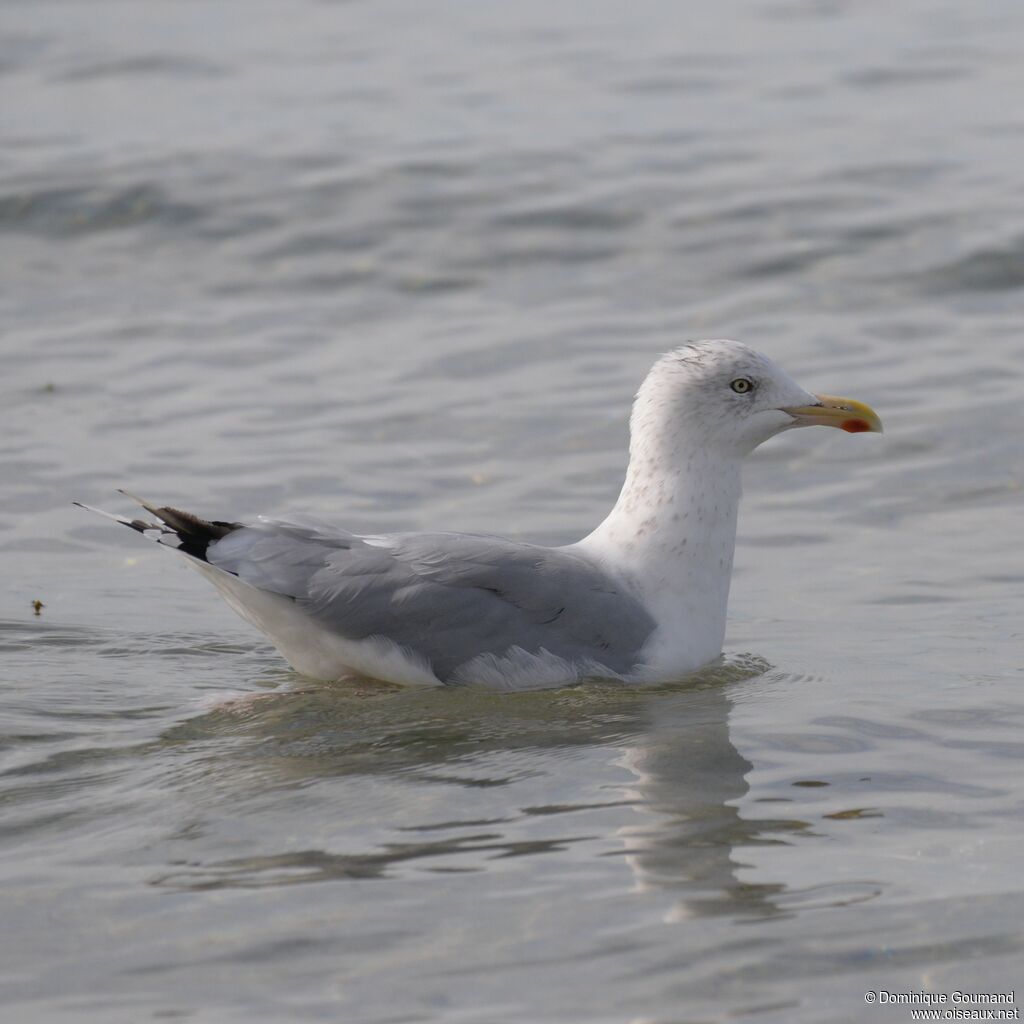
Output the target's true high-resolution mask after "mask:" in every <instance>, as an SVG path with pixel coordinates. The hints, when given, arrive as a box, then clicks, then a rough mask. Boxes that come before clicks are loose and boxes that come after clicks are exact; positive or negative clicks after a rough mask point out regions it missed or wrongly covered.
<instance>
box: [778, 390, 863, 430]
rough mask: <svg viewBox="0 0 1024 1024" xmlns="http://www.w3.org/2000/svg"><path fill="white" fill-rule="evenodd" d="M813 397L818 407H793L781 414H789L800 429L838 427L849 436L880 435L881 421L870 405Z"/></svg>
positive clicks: (834, 398) (851, 400)
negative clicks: (813, 426) (814, 426)
mask: <svg viewBox="0 0 1024 1024" xmlns="http://www.w3.org/2000/svg"><path fill="white" fill-rule="evenodd" d="M814 397H815V398H816V399H817V400H818V403H819V404H818V405H794V406H790V407H789V408H788V409H783V410H782V412H787V413H789V415H790V416H792V417H793V419H795V420H796V421H797V425H798V426H801V427H804V426H807V427H809V426H811V425H813V424H818V425H820V426H823V427H839V429H840V430H845V431H847V432H849V433H851V434H860V433H863V432H864V431H866V430H870V431H873V432H874V433H876V434H880V433H882V421H881V419H879V417H878V413H877V412H875V410H874V409H872V408H871V406H870V405H865V404H864V403H863V402H857V401H854V399H852V398H837V397H836V396H835V395H815V396H814Z"/></svg>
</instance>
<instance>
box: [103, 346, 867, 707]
mask: <svg viewBox="0 0 1024 1024" xmlns="http://www.w3.org/2000/svg"><path fill="white" fill-rule="evenodd" d="M812 424H821V425H824V426H830V427H839V428H841V429H843V430H846V431H849V432H852V433H857V432H861V431H881V429H882V424H881V421H880V420H879V418H878V416H877V414H876V413H875V412H874V410H872V409H871V408H870V407H868V406H867V405H864V404H863V403H861V402H856V401H853V400H852V399H848V398H836V397H834V396H830V395H814V394H811V393H810V392H808V391H805V390H804V389H803V388H802V387H800V386H799V385H798V384H797V383H796V382H795V381H794V380H792V378H790V377H789V376H788V375H787V374H786V373H784V372H783V371H782V370H781V369H780V368H779V367H777V366H776V365H775V364H774V363H773V362H772V361H771V360H770V359H768V358H767V357H766V356H764V355H762V354H761V353H759V352H756V351H754V350H753V349H751V348H749V347H748V346H746V345H744V344H741V343H740V342H736V341H727V340H715V341H700V342H693V343H690V344H687V345H684V346H682V347H681V348H678V349H675V350H674V351H671V352H668V353H667V354H665V355H664V356H662V357H661V358H660V359H659V360H658V361H657V362H656V363H655V364H654V367H653V368H652V369H651V371H650V373H649V374H648V375H647V378H646V379H645V380H644V382H643V384H642V385H641V387H640V390H639V392H638V393H637V396H636V401H635V403H634V405H633V412H632V416H631V418H630V446H629V467H628V469H627V471H626V480H625V483H624V484H623V487H622V492H621V493H620V494H619V498H618V500H617V501H616V503H615V506H614V507H613V508H612V510H611V512H610V513H609V514H608V516H607V518H606V519H605V520H604V521H603V522H602V523H601V524H600V525H599V526H598V527H597V529H595V530H594V531H593V532H592V533H590V534H588V535H587V536H586V537H584V538H583V539H582V540H580V541H577V542H576V543H575V544H569V545H567V546H565V547H557V548H550V547H542V546H540V545H536V544H528V543H522V542H519V541H512V540H504V539H502V538H500V537H491V536H484V535H479V534H464V533H389V534H376V535H370V536H360V535H356V534H353V533H350V532H349V531H347V530H344V529H342V528H341V527H338V526H333V525H331V524H330V523H327V522H324V521H322V520H320V519H317V518H314V517H313V516H308V515H291V516H284V517H265V516H260V517H258V518H257V520H256V522H254V523H247V524H243V523H235V522H223V521H217V520H214V521H206V520H203V519H200V518H198V517H197V516H194V515H192V514H191V513H188V512H182V511H180V510H178V509H175V508H171V507H157V506H154V505H151V504H149V503H147V502H144V501H139V504H141V505H142V507H143V508H144V509H146V510H147V511H148V512H149V513H150V514H151V515H152V516H154V517H155V519H156V521H149V520H142V519H129V518H127V517H124V516H110V514H109V513H102V514H103V515H108V516H110V518H113V519H115V520H116V521H117V522H120V523H123V524H124V525H126V526H130V527H132V529H134V530H137V531H138V532H139V533H142V534H144V535H145V536H147V537H150V538H152V539H155V540H157V541H158V542H160V543H161V544H164V545H167V546H169V547H171V548H174V549H176V550H177V551H179V552H181V553H182V554H183V555H184V556H185V557H186V558H187V559H188V560H189V563H190V564H191V565H192V566H194V567H195V568H196V569H198V570H199V571H200V572H201V573H202V574H203V575H204V576H206V577H207V578H208V579H209V580H210V581H211V582H212V583H213V584H214V586H216V587H217V589H218V590H219V591H220V592H221V594H222V595H223V596H224V598H225V599H226V600H227V602H228V604H230V605H231V607H232V608H234V609H235V611H236V612H238V613H239V614H240V615H241V616H242V617H243V618H245V619H247V620H248V621H249V622H251V623H252V624H253V625H254V626H256V628H257V629H260V630H262V632H264V633H265V634H266V635H267V636H268V637H269V638H270V640H271V641H272V643H273V644H274V646H275V647H276V648H277V649H278V650H279V651H280V652H281V654H282V655H283V656H284V657H285V659H286V660H287V661H288V662H289V664H291V665H292V667H293V668H294V669H295V670H296V671H298V672H300V673H302V674H303V675H306V676H311V677H314V678H317V679H338V678H341V677H343V676H351V675H357V676H369V677H371V678H376V679H382V680H388V681H390V682H394V683H402V684H430V685H439V684H461V683H476V684H483V685H489V686H495V687H500V688H505V689H524V688H532V687H537V686H555V685H560V684H564V683H571V682H575V681H578V680H580V679H584V678H592V677H598V678H613V679H621V680H624V681H627V682H634V683H657V682H665V681H671V680H674V679H678V678H680V677H681V676H684V675H686V674H688V673H690V672H692V671H694V670H695V669H698V668H700V667H701V666H703V665H706V664H708V663H709V662H712V661H714V660H715V659H716V658H717V657H718V656H719V654H720V653H721V650H722V643H723V640H724V637H725V620H726V604H727V601H728V596H729V581H730V577H731V575H732V560H733V548H734V546H735V540H736V516H737V510H738V507H739V500H740V490H741V487H740V468H741V465H742V462H743V459H744V457H745V456H746V455H748V454H749V453H750V452H752V451H753V450H754V449H755V448H756V447H757V446H758V445H759V444H761V443H762V442H763V441H766V440H768V438H770V437H772V436H774V435H775V434H778V433H780V432H781V431H783V430H788V429H790V428H792V427H802V426H810V425H812ZM125 493H127V492H125ZM129 497H131V495H129ZM135 500H139V499H135ZM93 511H99V510H93Z"/></svg>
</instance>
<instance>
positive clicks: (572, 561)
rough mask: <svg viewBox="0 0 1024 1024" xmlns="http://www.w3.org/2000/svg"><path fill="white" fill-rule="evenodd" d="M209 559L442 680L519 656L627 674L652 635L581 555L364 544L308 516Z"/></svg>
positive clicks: (263, 524) (282, 522) (486, 544)
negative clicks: (396, 650)
mask: <svg viewBox="0 0 1024 1024" xmlns="http://www.w3.org/2000/svg"><path fill="white" fill-rule="evenodd" d="M206 557H207V560H208V561H209V562H210V564H211V565H214V566H216V567H218V568H220V569H223V570H225V571H227V572H231V573H234V574H235V575H237V576H238V577H239V578H240V579H242V580H244V581H245V582H246V583H249V584H251V585H252V586H255V587H259V588H260V589H262V590H269V591H271V592H273V593H276V594H281V595H284V596H287V597H290V598H292V599H294V600H295V601H296V602H297V603H298V604H299V605H300V606H302V607H303V609H304V610H306V611H307V612H308V613H309V614H310V615H311V616H312V617H313V618H314V619H315V620H316V621H318V622H320V623H321V624H322V625H323V626H325V627H327V628H329V629H330V630H332V631H334V632H336V633H338V634H339V635H341V636H344V637H347V638H350V639H365V638H367V637H375V636H380V637H385V638H387V639H388V640H391V641H393V642H394V643H397V644H399V645H401V646H403V647H405V648H407V649H409V650H410V651H413V652H415V653H416V654H418V655H420V656H422V657H424V658H425V659H426V660H427V661H428V662H429V663H430V665H431V668H432V669H433V671H434V673H435V674H436V675H437V677H438V678H439V679H441V680H442V681H445V680H447V679H450V678H451V677H452V676H453V675H454V674H455V673H456V672H457V670H458V669H459V668H460V667H461V666H463V665H465V664H466V663H467V662H469V661H471V660H472V659H473V658H475V657H478V656H480V655H485V654H491V655H494V656H496V657H502V656H504V655H506V654H507V653H508V652H509V651H510V650H511V649H512V648H514V647H515V648H521V649H523V650H525V651H527V652H529V653H532V654H539V653H541V652H542V651H548V652H550V653H551V654H554V655H557V656H558V657H560V658H564V659H565V660H567V661H570V662H597V663H599V664H601V665H604V666H606V667H607V668H608V669H609V670H611V671H612V672H615V673H619V674H625V673H627V672H628V671H629V670H630V669H632V668H633V667H634V666H635V665H636V663H637V661H638V660H639V655H640V650H641V648H642V647H643V645H644V643H645V641H646V640H647V638H648V637H649V636H650V634H651V632H652V631H653V629H654V621H653V620H652V618H651V617H650V615H649V614H648V612H647V611H646V610H645V609H644V607H643V606H642V605H641V604H640V603H639V602H638V601H637V600H636V599H635V598H633V597H632V596H631V595H630V594H629V593H627V592H626V591H625V590H623V589H622V588H621V587H619V586H618V585H617V584H616V583H615V581H613V580H612V579H611V577H609V576H608V575H607V574H606V573H604V572H603V571H602V570H601V569H600V568H599V567H598V566H597V565H595V564H594V563H592V562H590V561H589V560H587V559H585V558H584V557H582V556H581V555H578V554H576V553H574V552H572V551H570V550H566V549H559V548H545V547H539V546H537V545H533V544H521V543H516V542H515V541H509V540H504V539H502V538H500V537H488V536H477V535H472V534H457V533H417V534H412V533H407V534H390V535H386V536H381V537H366V538H363V537H357V536H355V535H353V534H351V533H348V532H347V531H345V530H341V529H338V528H336V527H332V526H330V525H329V524H327V523H324V522H321V521H320V520H317V519H314V518H312V517H307V516H303V517H294V518H290V519H274V520H262V521H260V522H258V523H257V524H255V525H253V526H247V527H243V528H241V529H237V530H234V531H233V532H231V533H229V534H227V535H226V536H224V537H223V538H221V539H219V540H216V541H214V542H212V543H211V544H210V545H209V547H208V549H207V552H206Z"/></svg>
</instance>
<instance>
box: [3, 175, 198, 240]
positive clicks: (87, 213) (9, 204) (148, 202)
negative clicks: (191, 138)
mask: <svg viewBox="0 0 1024 1024" xmlns="http://www.w3.org/2000/svg"><path fill="white" fill-rule="evenodd" d="M204 212H205V211H204V210H203V209H202V207H199V206H196V205H194V204H191V203H182V202H179V201H177V200H174V199H171V198H170V197H169V196H168V195H167V193H166V192H165V191H164V190H163V189H162V188H159V187H158V186H156V185H153V184H151V183H148V182H145V183H142V184H138V185H131V186H128V187H126V188H119V189H116V190H102V189H96V188H77V187H70V188H51V189H42V190H39V191H34V192H33V191H25V192H16V193H8V194H7V195H3V196H0V231H5V230H6V231H19V232H27V233H29V234H33V235H41V236H44V237H50V238H53V237H67V236H73V235H82V234H88V233H90V232H98V231H116V230H119V229H122V228H130V227H136V226H138V225H140V224H162V225H174V226H178V225H183V224H191V223H193V222H195V221H197V220H200V219H201V218H202V217H203V216H204Z"/></svg>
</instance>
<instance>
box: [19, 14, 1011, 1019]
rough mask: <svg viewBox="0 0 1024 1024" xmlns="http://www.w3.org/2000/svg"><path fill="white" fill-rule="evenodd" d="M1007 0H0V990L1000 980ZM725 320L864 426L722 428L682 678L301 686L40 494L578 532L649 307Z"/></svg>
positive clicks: (516, 1011)
mask: <svg viewBox="0 0 1024 1024" xmlns="http://www.w3.org/2000/svg"><path fill="white" fill-rule="evenodd" d="M1022 33H1024V9H1022V8H1021V6H1020V4H1019V3H1018V2H1016V0H993V2H991V3H987V4H983V5H966V4H960V3H934V2H929V3H925V2H923V0H922V2H914V0H906V2H899V3H892V4H887V5H884V6H883V5H877V4H866V3H858V4H854V3H852V2H848V3H846V2H842V0H795V2H788V0H764V2H755V3H749V4H743V5H711V4H698V3H695V2H694V3H675V4H673V3H668V2H664V3H651V2H641V3H634V4H629V5H622V4H612V3H599V2H596V0H587V2H583V0H572V2H566V3H561V4H558V5H553V4H541V3H538V2H533V0H531V2H521V3H518V4H515V5H502V6H500V7H497V6H494V5H485V4H459V3H449V2H437V3H432V4H430V5H418V4H413V3H408V2H407V3H401V2H397V0H395V2H390V0H382V2H378V3H368V2H367V3H358V2H357V3H344V4H343V3H303V4H294V5H290V6H289V5H280V4H269V3H255V2H249V0H247V2H246V3H228V2H209V3H204V4H172V3H157V2H155V0H154V2H151V3H147V4H145V5H129V4H114V3H102V2H96V3H49V2H42V0H40V2H36V3H31V4H19V3H11V2H9V3H5V4H3V5H2V6H0V83H2V90H3V95H4V97H5V102H4V103H3V105H2V107H3V109H2V115H0V133H2V140H0V141H2V145H0V260H2V270H3V275H2V281H3V289H2V293H0V311H2V315H3V324H4V330H3V335H2V338H3V340H2V346H3V348H2V354H3V374H2V377H0V400H2V401H0V422H2V433H0V467H2V470H0V558H2V563H0V564H2V565H3V570H4V571H3V580H4V582H5V586H4V587H3V588H2V590H0V649H2V651H3V661H2V665H3V672H2V683H3V689H2V696H0V730H2V732H0V798H2V805H0V806H2V808H3V815H2V817H0V882H2V895H0V906H2V909H3V918H2V922H3V923H2V928H0V964H2V968H0V999H2V1004H0V1005H2V1006H3V1015H4V1017H5V1019H11V1020H15V1019H16V1020H19V1021H29V1020H31V1021H50V1020H70V1019H73V1020H75V1021H97V1022H103V1024H110V1022H120V1021H139V1020H147V1019H161V1018H180V1019H187V1020H195V1021H225V1020H244V1021H256V1020H259V1021H264V1020H265V1021H284V1020H307V1019H326V1020H358V1021H367V1022H381V1024H383V1022H398V1021H425V1020H431V1021H434V1020H437V1021H451V1022H463V1021H464V1022H473V1024H487V1022H509V1021H516V1022H520V1021H560V1022H561V1021H565V1022H584V1021H586V1022H599V1021H608V1022H612V1021H643V1022H657V1024H669V1022H680V1021H725V1020H736V1019H751V1020H753V1019H757V1020H763V1021H786V1022H793V1021H797V1022H807V1024H816V1022H819V1021H826V1020H827V1021H864V1020H869V1021H887V1020H909V1019H910V1017H909V1011H907V1010H906V1009H905V1008H898V1009H894V1008H892V1007H878V1006H875V1007H866V1006H865V1003H864V992H865V991H866V990H868V989H871V990H878V989H889V990H892V991H920V990H929V991H935V992H942V991H945V992H952V991H953V990H954V989H963V990H969V991H993V992H996V991H1007V990H1009V989H1011V988H1013V986H1014V984H1015V983H1017V982H1018V981H1019V978H1020V976H1021V974H1020V968H1021V964H1022V954H1024V928H1022V925H1021V921H1022V920H1024V886H1022V883H1021V872H1020V866H1021V855H1020V851H1021V843H1022V840H1024V835H1022V831H1024V830H1022V827H1021V810H1022V801H1024V782H1022V781H1021V771H1020V764H1021V757H1022V755H1024V743H1022V741H1021V738H1020V737H1021V727H1022V725H1024V701H1022V699H1021V693H1020V687H1021V684H1022V683H1024V678H1022V672H1024V639H1022V632H1021V622H1022V612H1024V586H1022V584H1024V563H1022V558H1021V547H1020V538H1021V524H1022V521H1024V520H1022V493H1021V483H1022V479H1024V454H1022V446H1021V437H1022V436H1024V413H1022V408H1024V407H1022V404H1021V400H1020V396H1021V392H1022V384H1024V337H1022V331H1021V319H1022V313H1024V302H1022V299H1024V213H1022V210H1024V204H1022V200H1024V190H1022V186H1021V171H1020V168H1021V165H1022V156H1024V114H1022V111H1021V109H1020V103H1019V97H1020V96H1021V95H1022V93H1024V64H1022V62H1021V59H1020V48H1019V40H1020V39H1021V36H1022ZM723 335H724V336H736V337H740V338H742V339H744V340H747V341H749V342H751V343H753V344H755V345H756V346H757V347H759V348H762V349H763V350H765V351H767V352H768V353H769V354H771V355H772V356H773V357H775V358H777V359H778V360H779V361H780V362H781V363H782V364H783V365H784V366H786V367H787V368H788V369H789V370H790V371H791V372H793V373H794V374H795V375H796V376H797V377H798V378H799V379H800V380H801V381H802V382H804V383H805V384H806V385H808V386H810V387H813V388H817V389H820V390H827V391H832V392H837V393H840V394H842V393H846V394H851V395H854V396H856V397H858V398H861V399H864V400H866V401H869V402H871V403H872V404H873V405H874V406H875V407H876V408H877V409H878V410H879V412H880V413H881V414H882V416H883V418H884V419H885V422H886V427H887V433H886V434H885V435H884V436H883V437H881V438H878V437H874V436H859V437H847V436H845V435H841V434H839V432H837V431H801V432H798V433H795V434H793V435H791V436H787V437H784V438H781V439H779V440H777V441H775V442H773V443H772V444H770V445H769V446H767V447H766V448H765V449H764V450H762V451H761V452H759V453H758V454H757V456H756V457H755V459H754V460H753V461H752V463H751V465H750V467H749V471H748V473H747V481H746V482H747V498H746V501H745V505H744V509H743V513H742V517H741V527H740V543H739V548H738V552H737V569H736V576H735V581H734V586H733V598H732V606H731V620H730V632H729V636H728V641H727V643H728V648H727V656H726V661H725V664H724V665H723V666H722V667H721V668H719V669H716V670H715V671H713V672H709V673H707V674H706V675H705V676H703V677H702V678H701V679H699V680H698V681H697V682H692V681H691V682H690V683H687V684H681V685H679V686H670V687H664V688H657V689H647V690H623V689H621V688H614V687H607V686H589V687H582V688H579V689H574V690H568V691H559V692H553V693H539V694H538V693H532V694H519V695H495V694H488V693H482V692H473V691H468V690H466V691H443V692H422V691H403V690H400V689H393V688H388V687H380V686H373V685H371V684H355V683H338V684H335V685H332V686H319V687H316V688H310V687H309V685H308V684H307V683H304V681H303V680H302V679H300V678H299V677H297V676H295V675H293V674H291V673H290V672H288V671H287V669H286V668H285V667H284V665H283V663H282V662H281V660H280V659H279V658H278V657H277V655H276V654H275V653H274V652H273V651H272V650H271V649H270V648H268V647H267V646H266V645H265V644H264V643H263V642H262V641H261V640H260V639H259V638H258V637H256V636H254V635H253V634H252V632H251V631H250V630H249V629H248V628H247V627H246V626H245V625H244V624H242V623H241V622H240V621H238V620H236V619H235V618H234V617H233V616H232V614H231V613H230V612H229V611H228V610H227V609H226V608H225V607H224V606H223V605H222V604H221V603H220V602H219V600H218V599H217V597H216V595H215V594H214V593H213V592H212V591H211V590H210V589H209V588H208V587H206V585H205V584H204V583H203V581H202V580H200V579H198V578H196V577H195V576H194V574H191V573H190V572H188V571H187V569H186V568H185V567H182V566H179V565H177V564H176V563H175V562H174V561H173V559H171V558H170V556H168V555H167V554H166V553H165V552H162V551H160V550H157V549H154V548H153V547H152V546H147V545H146V544H145V543H144V542H143V541H142V540H141V539H139V538H133V537H131V536H129V535H126V534H124V531H121V532H119V531H117V530H115V529H114V528H113V527H108V525H107V524H104V523H102V522H100V521H99V520H93V519H90V518H89V517H87V516H86V515H85V514H84V513H82V512H80V511H79V510H77V509H73V508H72V507H71V506H70V502H71V500H72V499H78V500H83V501H87V502H90V503H93V504H100V505H104V506H107V507H111V506H113V507H115V508H124V507H125V506H124V504H123V503H122V501H121V499H120V498H119V497H118V496H117V495H116V494H115V493H114V490H115V488H117V487H128V488H130V489H132V490H135V491H138V492H139V493H142V494H144V495H147V496H151V497H152V498H154V499H156V500H159V501H168V502H175V503H180V504H182V505H185V506H187V507H191V508H194V509H195V510H196V511H198V512H200V513H206V514H211V515H219V516H230V517H244V516H246V515H251V514H252V513H254V512H258V511H274V510H281V509H287V508H291V509H295V508H303V509H306V510H309V511H315V512H320V513H323V514H327V515H330V516H331V517H332V518H335V519H337V520H340V521H342V522H344V523H345V524H346V525H347V526H349V527H350V528H352V529H356V530H359V529H383V528H431V527H434V528H438V527H439V528H449V529H469V530H483V531H494V532H500V533H505V534H510V535H514V536H521V537H529V538H531V539H535V540H539V541H542V542H566V541H570V540H572V539H574V538H576V537H577V536H579V535H581V534H582V533H583V532H585V531H587V530H588V529H589V528H590V527H592V526H593V525H594V524H595V523H596V522H597V521H598V520H599V519H600V518H601V517H602V516H603V515H604V513H605V511H606V510H607V508H608V507H609V505H610V503H611V501H612V499H613V498H614V496H615V493H616V491H617V487H618V484H619V482H620V479H621V473H622V470H623V466H624V458H625V416H626V411H627V408H628V403H629V400H630V396H631V394H632V392H633V390H634V388H635V386H636V384H637V383H638V381H639V380H640V378H641V377H642V375H643V373H644V372H645V370H646V368H647V367H648V365H649V364H650V362H651V361H652V360H653V358H654V356H655V355H656V354H657V353H658V352H659V351H661V350H663V349H665V348H667V347H669V346H671V345H673V344H677V343H679V342H681V341H683V340H685V339H686V338H690V337H694V336H723ZM33 600H40V601H42V602H43V605H44V607H43V608H42V609H41V613H40V614H39V615H38V616H36V615H34V614H33V610H32V607H31V602H32V601H33Z"/></svg>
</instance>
